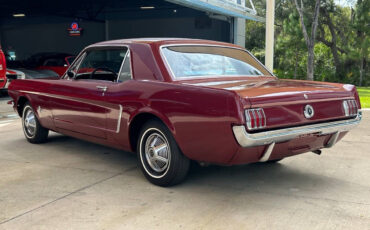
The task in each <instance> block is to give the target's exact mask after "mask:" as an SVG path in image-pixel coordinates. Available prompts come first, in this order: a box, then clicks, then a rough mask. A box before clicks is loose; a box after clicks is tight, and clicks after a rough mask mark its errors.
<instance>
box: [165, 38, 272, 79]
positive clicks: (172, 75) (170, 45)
mask: <svg viewBox="0 0 370 230" xmlns="http://www.w3.org/2000/svg"><path fill="white" fill-rule="evenodd" d="M174 46H206V47H207V46H208V47H220V48H229V49H236V50H241V51H243V52H246V53H247V54H249V55H250V56H251V57H252V58H253V59H254V60H255V61H256V62H257V63H258V64H260V65H261V66H262V67H263V68H264V69H265V70H266V71H267V72H268V73H269V74H270V75H271V76H267V75H264V76H265V77H275V78H276V76H275V75H274V74H273V73H271V71H270V70H269V69H267V68H266V66H265V65H264V64H262V63H261V62H260V61H259V60H258V59H257V58H256V57H255V56H254V55H253V54H252V53H251V52H249V51H248V50H246V49H243V48H239V47H233V46H224V45H215V44H202V43H194V44H192V43H178V44H166V45H161V46H159V53H160V55H161V57H162V60H163V62H164V64H165V66H166V69H167V71H168V72H169V74H170V76H171V79H172V80H173V81H181V80H192V79H203V78H215V76H201V78H200V77H199V76H198V77H197V76H194V77H193V76H192V77H176V75H175V74H174V72H173V71H172V68H171V66H170V65H169V63H168V60H167V58H166V55H164V54H163V51H162V50H163V48H167V47H174ZM232 77H242V76H238V75H235V76H234V75H233V76H232ZM246 77H248V76H246ZM249 77H251V76H249ZM253 77H260V76H253Z"/></svg>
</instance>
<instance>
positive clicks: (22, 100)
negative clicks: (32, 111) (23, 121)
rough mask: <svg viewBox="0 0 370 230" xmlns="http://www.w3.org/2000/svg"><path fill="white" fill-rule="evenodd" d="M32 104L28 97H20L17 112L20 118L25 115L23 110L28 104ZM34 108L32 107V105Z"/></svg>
mask: <svg viewBox="0 0 370 230" xmlns="http://www.w3.org/2000/svg"><path fill="white" fill-rule="evenodd" d="M27 102H28V103H31V102H30V100H29V98H27V97H26V96H20V97H19V98H18V100H17V112H18V115H19V116H20V117H22V114H23V108H24V105H25V104H26V103H27ZM31 106H32V105H31Z"/></svg>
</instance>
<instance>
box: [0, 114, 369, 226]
mask: <svg viewBox="0 0 370 230" xmlns="http://www.w3.org/2000/svg"><path fill="white" fill-rule="evenodd" d="M0 229H11V230H14V229H27V230H30V229H38V230H39V229H47V230H50V229H63V230H65V229H79V230H81V229H89V230H91V229H238V230H239V229H284V230H286V229H310V230H312V229H370V112H368V111H366V112H364V120H363V121H362V123H361V125H360V126H359V127H357V128H356V129H355V130H353V131H352V132H351V133H350V134H349V135H347V136H346V137H345V138H344V140H342V141H341V142H340V143H338V144H337V145H336V146H334V147H333V148H332V149H325V150H324V151H323V154H322V155H321V156H318V155H315V154H311V153H307V154H303V155H299V156H296V157H291V158H287V159H284V160H283V161H281V162H280V163H278V164H251V165H245V166H236V167H234V166H233V167H218V166H210V167H206V168H200V167H195V168H194V169H193V170H192V171H191V173H190V175H189V177H188V179H187V180H186V181H185V183H183V184H181V185H179V186H175V187H171V188H161V187H157V186H153V185H151V184H150V183H149V182H147V181H146V179H145V178H144V176H143V175H142V174H141V172H140V171H139V169H138V168H137V166H136V156H135V155H133V154H130V153H125V152H122V151H118V150H115V149H111V148H108V147H104V146H100V145H96V144H92V143H88V142H85V141H81V140H77V139H73V138H70V137H66V136H62V135H59V134H56V133H51V135H50V141H49V142H48V143H45V144H41V145H33V144H29V143H28V142H27V141H26V140H25V138H24V137H23V133H22V130H21V123H20V120H19V119H14V118H12V119H10V118H3V119H0Z"/></svg>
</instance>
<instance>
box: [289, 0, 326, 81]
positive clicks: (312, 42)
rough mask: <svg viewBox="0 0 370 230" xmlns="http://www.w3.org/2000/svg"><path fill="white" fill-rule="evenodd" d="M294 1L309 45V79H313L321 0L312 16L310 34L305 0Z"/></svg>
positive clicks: (317, 2)
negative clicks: (306, 20)
mask: <svg viewBox="0 0 370 230" xmlns="http://www.w3.org/2000/svg"><path fill="white" fill-rule="evenodd" d="M294 3H295V5H296V8H297V11H298V14H299V22H300V24H301V27H302V33H303V37H304V40H305V42H306V46H307V55H308V56H307V79H308V80H313V79H314V77H313V73H314V58H315V55H314V47H315V37H316V30H317V25H318V19H319V14H320V0H316V3H315V9H314V14H313V17H312V24H311V35H310V36H308V32H307V29H306V25H305V20H304V13H305V7H304V5H303V0H301V1H300V4H298V2H297V0H294Z"/></svg>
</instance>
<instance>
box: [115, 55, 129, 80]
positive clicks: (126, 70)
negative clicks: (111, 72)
mask: <svg viewBox="0 0 370 230" xmlns="http://www.w3.org/2000/svg"><path fill="white" fill-rule="evenodd" d="M131 78H132V76H131V58H130V53H128V54H127V56H126V58H125V60H124V62H123V65H122V69H121V73H120V75H119V78H118V82H124V81H127V80H130V79H131Z"/></svg>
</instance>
